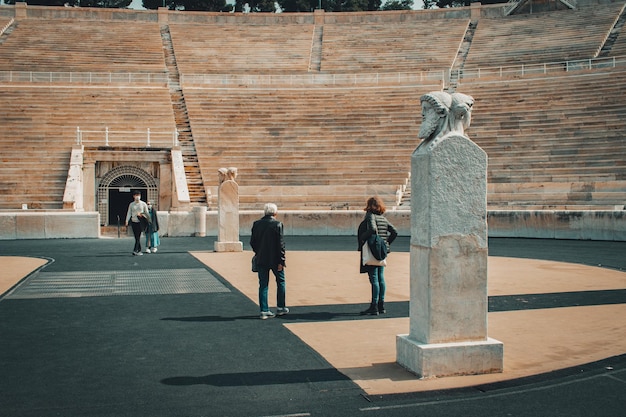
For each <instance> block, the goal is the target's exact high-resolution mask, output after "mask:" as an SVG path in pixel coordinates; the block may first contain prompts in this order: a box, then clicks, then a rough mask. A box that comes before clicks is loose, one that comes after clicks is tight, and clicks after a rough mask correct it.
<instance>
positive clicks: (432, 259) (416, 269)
mask: <svg viewBox="0 0 626 417" xmlns="http://www.w3.org/2000/svg"><path fill="white" fill-rule="evenodd" d="M420 101H421V105H422V119H423V120H422V125H421V126H420V130H419V134H418V135H419V138H420V139H422V142H421V143H420V145H419V146H418V147H417V149H415V151H414V152H413V155H412V156H411V265H410V277H411V301H410V332H409V334H408V335H398V337H397V339H396V360H397V362H398V363H399V364H400V365H402V366H404V367H406V368H407V369H409V370H410V371H411V372H413V373H415V374H417V375H419V376H421V377H434V376H437V377H443V376H450V375H470V374H482V373H491V372H501V371H502V366H503V346H502V343H500V342H498V341H497V340H494V339H491V338H489V337H487V154H486V153H485V152H484V151H483V150H482V149H481V148H480V147H478V146H477V145H476V144H475V143H474V142H472V141H471V140H470V139H469V138H468V137H467V136H466V134H465V130H466V129H468V128H469V126H470V123H471V112H472V108H473V105H474V99H473V98H472V97H470V96H468V95H465V94H460V93H452V94H449V93H446V92H443V91H435V92H432V93H428V94H424V95H423V96H422V97H421V100H420Z"/></svg>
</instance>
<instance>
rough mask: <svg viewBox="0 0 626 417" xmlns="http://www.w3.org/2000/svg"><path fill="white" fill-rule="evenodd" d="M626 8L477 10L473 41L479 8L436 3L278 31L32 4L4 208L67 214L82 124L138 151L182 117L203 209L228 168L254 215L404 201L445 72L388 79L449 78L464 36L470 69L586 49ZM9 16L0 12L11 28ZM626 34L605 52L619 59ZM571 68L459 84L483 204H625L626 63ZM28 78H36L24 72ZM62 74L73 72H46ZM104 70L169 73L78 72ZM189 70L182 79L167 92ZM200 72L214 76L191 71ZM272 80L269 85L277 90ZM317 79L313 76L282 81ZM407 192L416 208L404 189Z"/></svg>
mask: <svg viewBox="0 0 626 417" xmlns="http://www.w3.org/2000/svg"><path fill="white" fill-rule="evenodd" d="M623 6H624V4H623V2H622V3H619V2H617V3H606V4H602V5H601V7H596V6H593V7H591V6H582V7H580V8H579V9H578V10H561V11H554V12H545V13H533V14H525V15H512V16H508V17H495V16H494V15H488V16H482V17H479V18H478V17H477V16H476V15H474V14H472V17H471V21H472V24H476V30H475V32H474V35H473V38H471V39H467V37H468V35H467V32H466V30H467V28H468V24H469V23H470V17H469V14H465V15H462V13H461V14H459V15H458V16H457V17H452V18H446V19H443V18H435V17H436V14H437V13H438V12H437V11H428V12H425V14H427V15H428V16H427V18H423V19H422V18H421V17H420V16H422V15H421V14H420V12H410V13H409V12H407V13H403V14H393V13H390V14H384V16H385V19H382V18H381V19H370V20H367V19H366V20H363V23H361V24H359V23H358V22H359V19H361V18H363V19H365V17H366V16H367V14H354V17H353V19H347V20H344V21H339V20H337V19H329V20H328V21H327V22H326V23H321V24H319V23H318V24H313V23H311V22H312V21H313V20H316V21H317V18H319V16H316V19H309V20H306V22H307V23H297V20H295V19H291V20H289V21H288V22H287V21H285V22H283V23H280V24H279V23H276V24H272V23H271V19H269V18H267V19H264V20H263V21H262V22H263V23H262V24H261V23H259V21H256V22H255V23H251V19H245V20H242V22H240V23H241V24H238V23H237V22H238V20H237V16H236V15H229V16H228V18H229V19H225V18H221V20H220V21H219V22H218V21H216V20H215V19H218V18H220V15H219V14H215V15H211V16H210V18H211V19H214V20H212V21H211V23H206V22H205V23H203V22H202V16H203V14H194V15H193V20H194V22H193V23H183V22H181V21H178V20H177V19H172V22H170V23H169V24H167V23H163V22H161V23H158V22H156V21H145V20H146V13H153V12H143V13H144V14H142V15H141V17H142V18H141V19H142V20H137V21H133V20H131V17H132V16H131V14H132V12H129V11H124V13H122V14H120V16H121V17H119V16H118V18H116V17H115V16H116V14H115V13H111V12H110V11H109V12H108V13H107V14H106V16H107V17H106V18H104V19H97V18H95V16H97V11H90V14H88V15H87V14H86V17H85V19H84V20H81V19H75V18H71V19H70V18H68V17H67V13H72V15H79V14H80V13H81V10H80V9H74V8H71V9H70V8H51V9H49V10H54V13H58V14H59V15H63V16H65V17H58V18H57V17H51V18H43V17H41V16H43V15H44V14H45V11H44V8H40V9H37V7H38V6H33V8H34V9H35V10H37V11H39V15H40V17H38V18H26V19H24V18H21V19H20V18H18V19H16V21H15V23H14V24H13V26H12V30H11V31H9V32H8V33H6V34H4V35H2V37H0V94H1V96H0V97H2V98H1V99H0V112H1V114H0V146H2V149H3V152H2V165H1V166H0V196H1V198H0V209H10V210H14V209H17V208H20V207H21V205H22V204H24V203H27V204H29V207H30V208H41V209H60V208H62V206H63V203H62V198H63V187H64V185H65V179H66V175H67V169H68V161H69V155H70V149H71V146H72V145H73V144H74V143H75V142H76V137H77V134H76V129H77V127H79V128H80V129H81V130H82V131H83V132H84V133H83V136H82V137H83V140H84V141H86V142H88V141H90V140H94V139H93V138H94V136H95V137H96V139H95V142H98V141H102V140H103V139H102V137H103V135H104V133H103V132H104V129H105V128H108V129H109V130H110V131H111V132H122V131H123V132H127V134H126V137H125V138H124V146H137V147H139V146H142V145H143V144H144V132H146V131H147V129H151V131H152V132H171V131H173V129H174V128H175V127H176V126H180V125H181V124H185V123H188V125H189V126H190V127H191V132H189V139H190V140H191V141H192V142H193V143H189V144H186V145H185V152H187V153H186V156H185V157H186V158H188V159H190V160H193V161H195V160H196V159H197V164H198V166H197V167H196V168H197V169H198V170H199V171H200V172H201V176H199V175H197V173H195V176H194V177H193V179H191V178H190V181H193V182H194V184H195V185H198V184H196V182H202V181H203V182H204V184H203V185H204V187H202V186H199V187H196V188H199V190H200V194H201V193H202V192H203V190H207V191H208V192H209V193H210V194H211V195H209V196H208V198H207V200H206V201H208V202H209V204H212V203H214V201H215V197H216V194H215V193H216V188H217V183H218V179H217V169H218V168H220V167H228V166H235V167H237V168H238V169H239V177H238V182H239V184H240V193H241V207H242V208H244V209H247V208H259V207H260V205H261V204H262V203H263V202H266V201H267V200H273V201H276V202H277V203H278V204H279V205H280V206H281V207H282V209H328V208H331V209H345V208H360V207H361V206H362V204H363V201H364V199H365V197H367V196H369V195H371V194H380V195H382V196H383V197H384V199H385V201H386V202H387V203H388V205H394V204H395V203H396V202H397V199H398V198H399V197H402V196H401V193H400V194H398V190H402V189H403V187H404V186H405V185H406V184H407V181H408V172H409V171H410V155H411V152H412V150H413V149H414V148H415V146H417V144H418V139H417V132H418V130H419V125H420V123H421V115H420V103H419V97H420V96H421V95H422V94H424V93H426V92H429V91H433V90H440V89H441V88H442V80H441V79H434V80H428V79H426V80H421V81H415V80H407V79H406V78H404V77H403V76H398V77H397V78H396V77H394V75H396V74H418V73H421V72H430V71H432V72H437V71H439V72H441V73H445V72H446V71H447V69H449V68H450V67H451V66H452V64H453V62H455V60H458V59H462V57H461V55H459V47H460V45H461V44H462V43H463V44H465V46H466V47H468V48H469V49H468V53H467V55H466V57H465V61H464V62H462V63H461V64H462V65H459V63H458V62H457V63H456V64H457V66H458V67H459V68H465V69H466V70H472V71H474V70H476V69H478V68H485V67H494V66H516V65H517V66H519V65H521V64H542V63H555V62H557V63H563V62H565V61H567V60H578V59H585V60H589V59H591V58H594V57H595V55H596V54H597V53H598V51H599V50H600V48H601V47H602V44H603V42H604V40H605V39H606V37H607V35H608V33H609V32H610V31H611V28H612V27H613V25H614V23H615V21H616V19H617V18H618V16H619V15H620V12H621V10H622V9H623ZM7 7H9V6H7ZM30 8H31V7H30V6H29V9H30ZM65 9H68V10H65ZM45 10H48V9H45ZM127 12H129V13H127ZM444 12H445V13H448V12H447V11H442V14H443V13H444ZM171 13H172V15H173V16H174V15H175V16H179V15H180V14H181V13H184V12H171ZM316 15H317V13H316ZM364 16H365V17H364ZM381 16H383V15H381ZM394 16H395V17H394ZM433 16H435V17H433ZM394 19H395V20H394ZM9 21H10V18H7V17H6V16H4V15H2V16H0V25H2V26H4V25H5V24H6V23H8V22H9ZM322 21H323V19H322ZM277 22H279V20H277ZM303 22H304V21H303ZM162 31H163V33H162ZM167 32H169V35H171V47H170V46H169V44H168V45H167V48H166V42H165V41H164V38H162V35H165V34H166V33H167ZM621 35H623V36H617V37H616V38H615V42H614V44H613V47H612V49H611V50H610V53H609V55H612V56H616V57H619V56H621V55H626V46H624V45H626V42H625V39H626V35H624V34H623V33H622V34H621ZM464 40H465V41H464ZM164 48H166V49H167V50H165V49H164ZM170 48H171V50H170ZM164 50H165V52H166V55H167V54H170V53H171V56H170V57H169V58H167V57H165V56H164ZM463 56H465V55H463ZM460 57H461V58H460ZM166 58H167V59H168V61H167V63H166ZM569 69H570V68H568V67H567V66H566V65H564V66H563V69H562V71H560V72H558V73H554V72H550V73H548V74H545V75H538V74H526V75H525V76H524V77H522V76H520V75H519V74H516V75H514V76H506V74H505V76H499V75H496V76H493V75H492V76H489V77H481V78H471V77H470V76H465V77H463V76H462V77H461V78H460V79H459V80H458V86H457V89H458V91H460V92H463V93H466V94H470V95H472V96H474V97H475V99H476V103H475V107H474V112H473V123H472V126H471V128H470V130H469V131H468V135H469V136H470V138H472V139H473V140H474V141H475V142H477V143H478V144H479V145H480V146H481V147H483V149H485V150H486V151H487V153H488V155H489V172H488V177H489V195H488V200H489V207H490V208H492V209H498V208H572V207H575V208H579V209H590V208H596V209H598V208H611V207H614V206H616V205H620V204H624V200H626V163H625V162H624V161H625V160H626V142H625V141H624V139H623V134H624V132H626V122H624V120H626V106H624V104H623V99H622V93H623V91H625V90H626V69H625V68H620V67H616V68H612V69H609V68H596V69H593V70H588V69H586V70H582V71H581V70H577V71H566V70H569ZM174 70H177V74H176V76H173V73H174ZM470 72H471V71H470ZM470 72H468V74H469V73H470ZM20 73H28V74H30V75H29V76H28V77H27V78H29V79H24V78H23V77H20V76H17V77H14V75H15V74H20ZM62 73H72V74H73V77H75V78H74V79H70V80H68V79H67V78H66V77H63V76H56V75H53V74H62ZM103 73H104V74H106V73H109V74H116V75H115V76H121V77H124V76H125V75H127V74H143V75H146V74H157V75H161V76H162V77H163V78H161V80H160V81H157V82H154V81H147V82H145V81H143V80H144V79H142V78H131V77H130V76H129V79H128V81H127V82H119V81H116V80H117V78H115V77H113V81H112V80H108V81H107V80H106V79H104V80H103V79H101V78H98V80H97V81H96V82H91V81H85V78H81V77H87V76H89V77H90V76H91V75H92V74H103ZM471 73H472V74H477V73H478V72H477V71H474V72H471ZM6 74H11V76H10V77H7V76H6ZM33 74H34V75H33ZM372 74H374V75H375V76H371V75H372ZM178 75H180V80H181V81H180V88H181V89H182V90H181V91H180V94H174V93H175V92H178V90H176V89H177V88H178ZM197 75H200V76H203V75H206V76H213V77H215V78H214V79H213V81H211V82H208V83H206V82H204V81H198V82H192V81H186V80H191V79H192V77H194V76H197ZM379 75H380V77H379ZM247 76H248V77H249V79H248V80H246V77H247ZM266 76H268V77H271V76H276V79H275V80H274V81H272V82H271V83H266V82H264V81H262V80H263V79H264V78H263V77H266ZM306 76H312V77H313V78H312V80H313V81H310V80H309V81H306V82H303V83H298V82H296V83H293V82H287V81H286V80H289V78H290V77H294V78H297V77H306ZM76 77H77V78H76ZM133 77H136V75H133ZM168 77H169V79H168ZM254 77H257V78H254ZM315 77H319V78H315ZM324 77H328V78H324ZM334 77H337V79H341V80H342V81H341V82H338V83H335V78H334ZM342 77H343V78H342ZM384 77H386V78H384ZM352 78H353V79H354V80H357V79H359V81H358V82H356V81H355V82H354V83H351V82H350V81H349V80H351V79H352ZM77 79H78V81H77ZM87 79H89V78H87ZM137 80H140V81H137ZM215 80H221V81H217V82H215ZM259 80H261V81H259ZM282 80H285V82H282ZM328 80H332V82H330V81H328ZM346 80H348V81H346ZM363 80H366V81H363ZM270 84H271V85H270ZM175 90H176V91H175ZM174 97H176V98H174ZM181 101H184V102H181ZM176 109H178V110H176ZM187 119H188V120H187ZM90 132H96V133H90ZM133 132H135V133H136V136H135V133H133ZM185 134H186V135H187V132H185ZM111 140H112V141H113V140H115V134H114V133H112V135H111ZM95 142H94V143H95ZM112 145H114V146H116V144H115V143H112ZM98 146H99V145H98ZM194 151H195V152H197V155H195V156H194V155H189V154H188V153H189V152H192V153H193V152H194ZM200 185H202V184H200ZM192 194H193V195H192V199H193V200H192V203H195V204H204V201H205V199H204V196H198V192H195V191H194V193H192ZM402 201H403V205H404V206H405V205H406V204H407V203H408V202H407V198H406V195H405V196H404V199H403V200H402ZM401 207H402V206H401Z"/></svg>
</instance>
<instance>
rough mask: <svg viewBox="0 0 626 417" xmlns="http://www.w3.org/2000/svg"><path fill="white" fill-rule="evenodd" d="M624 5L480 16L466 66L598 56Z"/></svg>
mask: <svg viewBox="0 0 626 417" xmlns="http://www.w3.org/2000/svg"><path fill="white" fill-rule="evenodd" d="M622 6H623V4H621V3H610V4H604V5H602V6H601V7H595V6H594V7H581V8H579V9H578V10H560V11H554V12H550V13H536V14H522V15H511V16H507V17H499V18H488V19H480V21H479V22H478V26H477V28H476V32H475V34H474V38H473V40H472V45H471V49H470V51H469V54H468V55H467V59H466V61H465V68H476V67H498V66H510V65H520V64H537V63H552V62H562V61H570V60H577V59H589V58H594V57H595V56H596V54H597V53H598V52H599V49H600V47H601V46H602V42H603V41H604V38H605V37H606V36H607V34H608V33H609V31H610V30H611V28H612V27H613V24H614V23H615V20H616V18H617V17H618V15H619V12H620V10H621V8H622Z"/></svg>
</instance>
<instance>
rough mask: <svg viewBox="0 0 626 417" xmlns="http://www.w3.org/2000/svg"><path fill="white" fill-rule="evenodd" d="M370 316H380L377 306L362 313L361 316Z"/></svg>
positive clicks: (373, 305) (371, 306) (374, 305)
mask: <svg viewBox="0 0 626 417" xmlns="http://www.w3.org/2000/svg"><path fill="white" fill-rule="evenodd" d="M368 314H369V315H370V316H377V315H378V307H376V304H372V305H370V307H369V308H368V309H367V310H364V311H361V315H362V316H366V315H368Z"/></svg>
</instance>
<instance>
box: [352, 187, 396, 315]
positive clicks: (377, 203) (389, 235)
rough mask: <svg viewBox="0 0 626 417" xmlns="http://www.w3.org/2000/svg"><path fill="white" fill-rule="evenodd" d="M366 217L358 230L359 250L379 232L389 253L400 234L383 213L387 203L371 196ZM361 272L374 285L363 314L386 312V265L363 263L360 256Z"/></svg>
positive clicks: (366, 208) (366, 209)
mask: <svg viewBox="0 0 626 417" xmlns="http://www.w3.org/2000/svg"><path fill="white" fill-rule="evenodd" d="M364 211H365V219H364V220H363V222H361V225H360V226H359V230H358V232H357V236H358V242H359V252H360V251H361V250H362V248H363V244H364V243H365V242H367V240H368V239H369V237H370V236H372V235H373V234H378V235H379V236H380V237H381V238H382V239H383V240H384V241H385V245H387V253H389V251H390V245H391V243H392V242H393V241H394V240H395V239H396V237H397V236H398V232H397V230H396V228H395V227H394V226H393V225H392V224H391V223H390V222H389V220H387V218H386V217H385V216H383V214H384V213H385V211H386V208H385V204H384V203H383V201H382V200H381V199H380V197H371V198H369V199H368V200H367V206H366V207H365V209H364ZM360 255H361V254H360V253H359V259H360V264H361V269H360V272H361V273H363V274H364V273H367V274H368V276H369V280H370V284H371V286H372V300H371V303H370V306H369V308H368V309H367V310H365V311H362V312H361V314H362V315H366V314H370V315H378V314H384V313H386V310H385V289H386V285H385V267H384V266H373V265H363V260H362V259H363V258H362V257H361V256H360Z"/></svg>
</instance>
